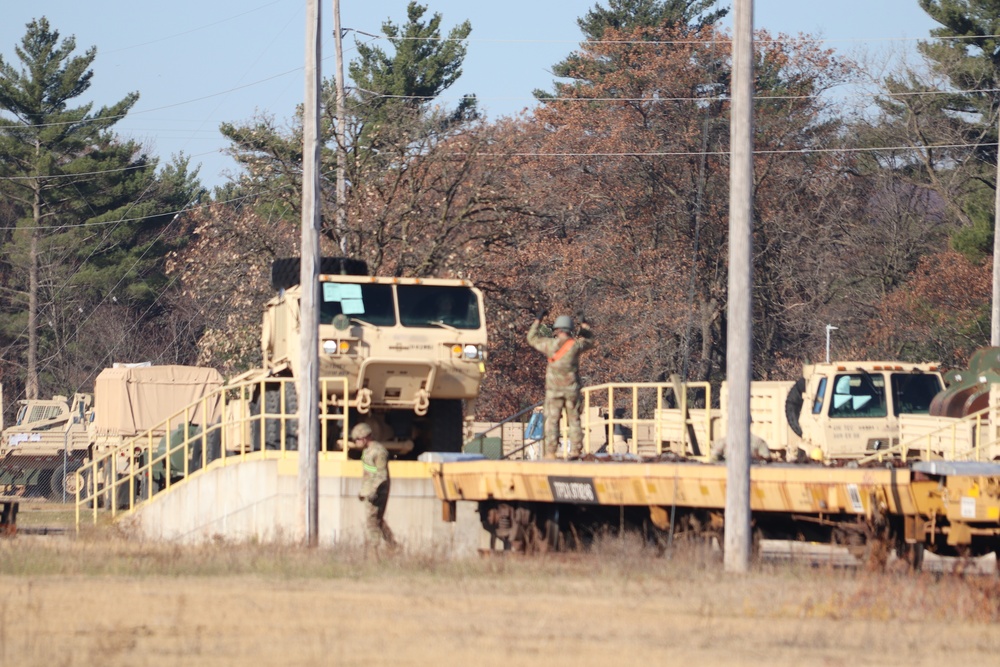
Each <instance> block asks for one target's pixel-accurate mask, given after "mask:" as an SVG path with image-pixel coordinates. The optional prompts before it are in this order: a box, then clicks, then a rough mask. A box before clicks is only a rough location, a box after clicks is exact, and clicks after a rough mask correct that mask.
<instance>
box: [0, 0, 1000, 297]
mask: <svg viewBox="0 0 1000 667" xmlns="http://www.w3.org/2000/svg"><path fill="white" fill-rule="evenodd" d="M274 4H279V3H277V2H272V3H267V4H265V5H261V6H259V7H257V8H254V9H251V10H248V11H247V12H243V13H242V14H239V15H237V16H242V15H244V14H248V13H251V12H254V11H258V10H259V9H262V8H263V7H267V6H270V5H274ZM231 18H235V17H230V19H231ZM230 19H226V20H230ZM221 22H224V21H218V22H215V23H212V24H207V25H206V26H201V27H199V28H195V29H192V30H191V31H186V32H184V33H178V35H182V34H188V33H190V32H195V31H197V30H201V29H204V28H206V27H210V26H214V25H217V24H219V23H221ZM346 31H347V32H350V31H352V29H350V28H348V29H346ZM353 32H355V33H358V34H361V35H364V36H367V37H370V38H371V39H373V40H384V39H388V38H387V37H386V36H384V35H374V34H371V33H365V32H363V31H360V30H353ZM175 36H177V35H174V36H167V37H163V38H159V39H157V40H152V41H149V42H145V43H143V44H137V45H133V46H131V47H124V48H122V49H118V51H122V50H127V49H129V48H135V47H137V46H142V45H144V44H151V43H155V42H159V41H164V40H168V39H171V38H172V37H175ZM988 37H996V36H969V37H952V38H941V37H931V38H885V39H883V40H879V39H874V40H873V39H867V40H853V39H848V40H836V39H808V40H804V39H803V38H801V37H798V38H789V39H781V40H777V39H774V40H760V41H771V42H799V41H812V42H821V43H827V42H836V41H869V42H872V41H876V42H877V41H931V40H934V39H981V38H988ZM393 39H400V40H407V39H423V40H429V39H434V38H408V37H399V38H393ZM437 39H439V40H441V41H445V40H446V39H447V38H437ZM462 41H468V42H496V43H530V42H548V43H553V42H561V41H562V40H504V39H501V40H497V39H475V38H474V39H466V40H462ZM719 41H720V42H723V43H724V42H725V41H726V40H725V39H720V40H719ZM573 43H577V44H579V43H580V42H579V41H578V40H576V41H574V42H573ZM597 43H599V44H625V45H629V44H631V45H654V46H656V45H669V44H689V43H696V42H694V41H693V40H673V41H645V40H600V41H598V42H597ZM697 43H701V42H697ZM301 70H302V68H293V69H290V70H287V71H284V72H281V73H279V74H276V75H273V76H270V77H266V78H263V79H259V80H257V81H254V82H250V83H247V84H245V85H241V86H236V87H231V88H229V89H227V90H225V91H221V92H219V93H213V94H211V95H206V96H201V97H198V98H193V99H191V100H185V101H182V102H177V103H175V104H169V105H161V106H158V107H156V108H151V109H144V110H143V109H140V110H136V111H134V112H132V115H139V114H147V113H151V112H154V111H160V110H164V109H172V108H176V107H179V106H183V105H186V104H191V103H193V102H195V101H201V100H204V99H210V98H214V97H221V96H223V95H226V94H228V93H231V92H234V91H237V90H241V89H245V88H250V87H253V86H256V85H259V84H261V83H264V82H268V81H271V80H274V79H276V78H280V77H283V76H287V75H289V74H291V73H294V72H299V71H301ZM963 92H966V93H990V92H996V89H981V90H971V91H926V92H920V91H913V92H909V91H908V92H904V93H896V94H891V93H889V94H887V93H885V92H884V91H883V92H881V93H876V94H877V95H885V96H888V97H895V96H904V95H930V94H948V95H953V94H961V93H963ZM383 97H386V98H407V97H408V98H410V99H424V98H420V97H417V96H383ZM812 97H815V96H759V97H758V98H757V99H761V100H788V99H808V98H812ZM437 99H441V98H440V97H438V98H437ZM477 99H480V100H482V99H488V98H477ZM531 99H532V100H534V101H536V102H538V103H540V104H543V103H557V102H577V101H580V102H591V103H592V102H615V103H621V102H633V103H660V102H695V101H697V102H705V101H706V98H704V97H699V98H684V97H675V98H648V99H647V98H575V97H553V98H545V99H543V100H537V99H535V98H531ZM720 99H724V98H720ZM709 101H710V100H709ZM104 120H107V119H104ZM995 145H996V144H995V143H989V144H986V143H969V144H942V145H938V146H891V147H871V148H847V147H845V148H807V149H774V150H760V151H756V152H757V153H761V154H803V153H838V152H851V151H912V150H921V149H925V148H931V149H935V148H936V149H957V148H973V147H982V146H995ZM215 152H216V151H211V152H206V153H201V154H198V155H208V154H211V153H215ZM728 154H729V153H728V151H701V152H699V151H694V152H692V151H654V152H596V153H590V152H551V153H543V152H532V153H517V154H515V156H519V157H538V158H547V157H559V158H564V157H587V158H615V157H668V156H698V155H702V156H705V155H728ZM198 155H195V156H194V157H197V156H198ZM481 155H483V156H491V155H494V154H490V153H483V154H481ZM497 155H498V154H497ZM505 156H507V155H506V154H505ZM126 170H128V168H123V169H113V170H106V171H98V172H91V174H94V175H96V174H101V173H113V172H116V171H126ZM75 176H79V174H77V175H75ZM27 178H32V177H6V180H23V179H27ZM253 196H256V195H253V194H251V195H247V198H249V197H253ZM234 201H235V200H234ZM217 203H218V202H217ZM206 205H208V204H206ZM182 210H183V209H182ZM171 213H174V214H179V213H180V211H174V212H165V213H158V214H155V215H150V216H140V217H136V218H123V219H121V220H119V221H107V222H102V223H81V225H78V226H96V225H105V224H108V225H116V224H124V223H132V222H140V221H142V220H144V219H149V218H152V217H161V216H163V215H169V214H171ZM169 224H173V221H172V222H171V223H169ZM169 224H168V225H167V226H169ZM74 226H77V225H70V226H67V227H74ZM167 226H165V227H164V229H166V227H167ZM0 229H3V230H10V229H13V227H0ZM112 229H113V227H112ZM67 284H68V283H67ZM99 305H100V304H99Z"/></svg>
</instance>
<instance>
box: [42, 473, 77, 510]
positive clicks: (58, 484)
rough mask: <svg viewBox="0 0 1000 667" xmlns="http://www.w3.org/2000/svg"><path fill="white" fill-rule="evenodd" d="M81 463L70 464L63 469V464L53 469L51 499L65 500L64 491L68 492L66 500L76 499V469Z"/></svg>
mask: <svg viewBox="0 0 1000 667" xmlns="http://www.w3.org/2000/svg"><path fill="white" fill-rule="evenodd" d="M79 467H80V466H79V465H76V466H74V465H72V464H70V465H69V466H68V467H67V468H65V469H63V466H62V464H60V465H57V466H56V467H55V468H53V469H52V475H51V477H49V499H50V500H55V501H57V502H60V503H61V502H62V501H63V492H64V491H65V492H66V500H67V501H69V500H74V501H75V500H76V486H75V484H76V471H77V469H78V468H79Z"/></svg>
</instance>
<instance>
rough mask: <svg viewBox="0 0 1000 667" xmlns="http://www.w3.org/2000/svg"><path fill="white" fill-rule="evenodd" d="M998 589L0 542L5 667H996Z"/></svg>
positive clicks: (607, 564)
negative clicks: (646, 666)
mask: <svg viewBox="0 0 1000 667" xmlns="http://www.w3.org/2000/svg"><path fill="white" fill-rule="evenodd" d="M998 621H1000V582H998V581H997V580H996V579H995V578H994V577H991V576H969V577H959V576H954V575H945V576H943V575H932V574H922V575H916V576H914V575H910V574H906V573H901V572H890V573H879V574H875V573H871V572H866V571H864V570H863V569H833V568H825V567H824V568H816V567H810V566H808V565H802V564H775V565H762V566H759V567H757V568H755V569H754V570H753V571H752V572H751V573H750V574H748V575H745V576H735V575H727V574H724V573H723V572H722V567H721V563H720V562H719V560H718V557H717V556H716V555H713V554H710V553H705V552H703V551H684V550H678V551H674V552H672V553H670V554H668V555H666V556H657V555H656V554H655V553H653V552H652V551H650V550H648V549H643V548H641V547H639V546H638V545H636V544H632V543H629V542H627V541H619V540H609V541H606V542H603V543H601V544H599V545H598V547H597V548H596V549H595V551H594V552H592V553H587V554H570V555H558V556H555V555H553V556H547V557H535V558H525V557H516V556H508V557H489V558H480V559H471V560H450V559H447V558H435V557H430V556H413V555H407V554H396V555H393V556H391V557H385V558H383V559H382V560H375V559H373V558H372V559H369V558H366V557H365V555H364V553H363V551H362V550H360V549H350V548H344V549H334V550H331V549H318V550H307V549H299V548H296V547H292V546H262V545H229V544H214V545H209V546H203V547H197V548H195V547H179V546H166V545H153V544H141V543H136V542H135V541H133V540H130V539H128V538H127V536H123V535H120V534H115V533H113V532H111V531H109V530H96V531H93V532H91V533H89V534H86V535H83V536H81V537H79V538H76V537H73V538H70V537H52V536H46V537H39V536H33V535H19V536H17V537H15V538H13V539H8V540H0V667H8V666H9V667H14V666H22V665H46V666H70V665H81V666H82V665H96V664H100V665H129V666H130V667H139V666H142V665H435V666H448V665H498V666H499V665H504V666H510V665H567V666H569V665H573V666H585V665H602V666H607V665H612V666H617V665H632V664H653V665H656V664H670V665H688V664H690V665H699V667H700V666H704V665H762V666H763V665H768V666H781V665H795V666H802V665H844V666H848V665H850V666H856V665H935V666H938V665H942V666H943V665H949V664H974V665H975V664H978V665H992V664H996V661H997V656H998V655H1000V625H998Z"/></svg>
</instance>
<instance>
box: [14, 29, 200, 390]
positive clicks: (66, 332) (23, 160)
mask: <svg viewBox="0 0 1000 667" xmlns="http://www.w3.org/2000/svg"><path fill="white" fill-rule="evenodd" d="M75 50H76V42H75V39H74V38H73V37H69V38H66V39H63V40H60V34H59V32H58V31H56V30H53V29H52V28H51V27H50V25H49V22H48V20H47V19H45V18H44V17H43V18H41V19H37V20H34V21H32V22H31V23H29V24H28V25H27V32H26V34H25V36H24V37H23V38H22V40H21V42H20V44H19V45H18V46H16V47H15V51H16V54H17V57H18V59H19V60H20V63H21V68H20V70H19V69H17V68H16V67H15V66H14V65H12V64H11V63H10V62H8V61H7V60H6V59H4V58H3V57H0V114H2V115H0V193H2V194H3V196H4V197H5V198H7V200H8V202H9V204H10V205H11V207H12V209H11V218H12V219H14V220H16V229H15V230H14V231H13V233H12V234H10V235H9V236H8V237H6V239H5V243H4V245H3V246H2V247H0V261H2V263H3V265H4V269H5V270H6V272H7V275H8V277H9V278H10V280H9V281H8V284H7V287H8V288H9V289H8V291H7V292H6V293H5V295H4V303H3V308H2V311H0V330H2V331H3V334H4V343H3V344H4V350H5V352H4V356H5V357H7V358H8V359H9V357H10V356H11V354H10V351H11V350H13V349H20V348H22V347H23V348H25V349H24V354H25V357H26V360H25V362H24V366H23V368H24V370H23V378H24V391H25V394H26V395H27V396H28V397H29V398H35V397H37V396H38V395H39V385H40V377H41V376H42V375H43V374H44V373H48V374H49V375H55V374H56V373H53V369H55V368H58V367H59V366H60V364H59V359H60V358H61V357H64V356H65V355H67V354H70V351H71V350H72V349H73V348H74V347H80V346H86V345H88V344H89V343H86V342H85V341H81V340H79V335H78V333H77V332H78V330H79V329H80V328H81V326H82V322H83V320H84V319H85V318H86V317H87V316H88V314H89V313H90V312H92V311H93V309H94V308H95V307H96V306H97V305H98V304H100V303H102V302H103V301H105V300H108V301H111V300H113V301H114V302H115V303H118V304H120V305H122V306H126V307H128V306H131V307H133V308H135V309H145V310H146V311H148V310H149V308H150V306H151V304H153V303H154V302H155V300H156V297H157V295H158V294H159V292H160V291H161V290H162V288H163V286H164V279H163V277H162V270H161V268H160V267H161V265H162V261H163V256H164V255H165V254H166V252H168V251H169V250H170V249H171V248H172V247H173V246H174V245H176V244H177V243H178V242H179V241H180V238H181V237H180V236H179V235H178V234H176V232H168V233H166V234H165V233H164V232H165V230H166V227H167V225H169V223H170V222H171V221H172V220H173V219H174V215H173V211H174V210H176V209H179V208H181V207H183V205H184V204H185V203H187V202H188V201H190V199H191V198H192V197H193V193H194V192H196V191H197V189H198V187H199V186H198V184H197V182H196V180H195V179H196V173H195V174H189V173H188V171H187V162H186V160H184V159H183V157H181V158H180V159H179V161H178V162H177V163H176V164H174V165H171V166H170V167H168V168H167V169H166V170H164V173H163V176H162V177H161V176H157V174H156V167H157V161H156V160H155V159H153V158H151V157H150V156H148V155H147V154H146V153H144V152H143V151H142V147H141V146H140V145H138V144H136V143H134V142H132V141H123V140H121V139H120V138H119V137H117V136H116V135H115V134H114V133H113V132H112V131H111V128H112V127H113V126H114V125H115V124H116V123H117V122H118V121H120V120H121V119H122V118H123V117H124V116H125V115H126V114H127V113H128V112H129V110H130V109H131V108H132V107H133V105H134V104H135V103H136V101H137V100H138V99H139V95H138V93H135V92H133V93H129V94H128V95H126V96H125V97H124V98H122V99H121V100H120V101H118V102H116V103H114V104H111V105H109V106H104V107H101V108H100V109H98V110H96V111H94V110H93V105H92V104H82V105H80V106H75V107H74V106H70V102H71V101H72V100H74V99H75V98H78V97H80V96H81V95H83V94H84V93H85V92H86V91H87V90H88V88H89V87H90V84H91V79H92V77H93V71H92V70H91V69H90V67H91V65H92V64H93V62H94V60H95V58H96V56H97V49H96V48H95V47H91V48H89V49H87V50H86V51H85V52H84V53H83V55H74V52H75ZM25 334H26V336H27V344H26V345H23V344H22V343H21V342H20V341H21V340H22V339H23V337H24V336H25ZM99 361H100V360H94V362H95V363H97V362H99ZM46 369H47V370H46ZM92 370H94V369H92ZM55 382H56V384H62V386H65V383H66V382H68V380H67V379H66V378H62V382H61V383H60V382H59V381H58V380H55Z"/></svg>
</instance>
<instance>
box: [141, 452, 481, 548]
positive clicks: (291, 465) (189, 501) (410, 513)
mask: <svg viewBox="0 0 1000 667" xmlns="http://www.w3.org/2000/svg"><path fill="white" fill-rule="evenodd" d="M222 464H223V462H222V461H215V462H213V463H212V464H211V465H209V466H208V467H207V468H205V469H204V470H200V471H198V472H197V473H194V474H193V475H191V476H190V477H188V478H187V479H184V480H183V481H181V482H178V483H176V484H173V485H171V487H170V488H169V489H168V490H165V491H162V492H160V493H158V494H156V495H155V496H153V498H151V499H150V500H148V501H146V502H143V503H140V504H139V505H137V506H136V507H135V509H134V510H133V511H132V512H130V513H128V514H126V515H125V516H124V517H123V518H122V523H123V525H125V526H127V527H129V528H130V529H131V530H132V531H134V533H135V535H136V536H137V537H141V538H143V539H149V540H157V541H174V542H182V543H188V544H197V543H201V542H209V541H216V540H220V539H222V540H227V541H233V542H246V541H254V542H265V543H280V542H294V541H295V540H296V534H297V532H298V517H299V512H300V502H299V497H298V493H299V482H298V465H299V463H298V456H297V453H295V452H286V453H284V454H283V455H282V456H281V458H275V457H274V454H273V453H267V452H265V453H263V454H261V453H257V454H250V455H246V456H245V457H240V460H233V459H232V458H231V459H229V460H227V461H226V462H225V464H224V465H222ZM431 467H432V465H431V464H428V463H422V462H417V461H393V462H391V463H390V464H389V474H390V476H391V479H392V492H391V495H390V498H389V505H388V508H387V510H386V521H387V522H388V523H389V526H390V527H391V528H392V530H393V532H394V533H395V535H396V539H397V540H398V541H399V542H400V543H401V545H402V546H403V548H404V549H405V550H406V551H407V552H408V553H440V554H448V555H454V556H467V555H472V554H475V553H476V551H477V549H479V548H480V547H481V546H482V544H483V540H484V539H485V536H486V533H485V531H484V530H483V528H482V526H481V524H480V521H479V515H478V513H477V512H476V509H475V506H474V505H473V504H471V503H463V504H462V506H461V507H459V508H458V515H457V517H456V519H457V520H456V521H455V522H454V523H450V522H445V521H442V520H441V512H442V508H441V501H440V500H439V499H438V498H437V496H436V495H435V493H434V484H433V481H432V480H431ZM360 488H361V463H360V462H359V461H321V462H320V464H319V542H320V545H321V546H333V545H335V544H357V545H360V544H362V543H363V541H364V520H365V519H364V505H363V503H361V502H360V501H359V500H358V491H359V489H360Z"/></svg>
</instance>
